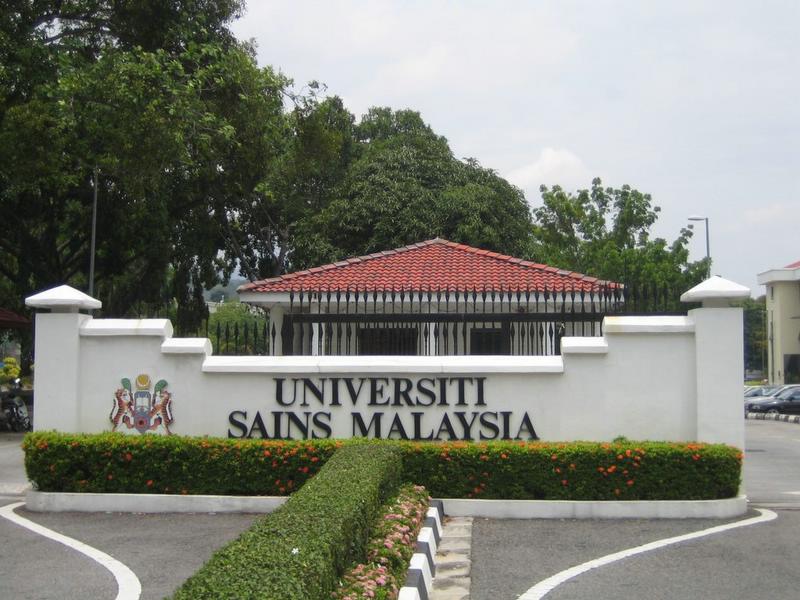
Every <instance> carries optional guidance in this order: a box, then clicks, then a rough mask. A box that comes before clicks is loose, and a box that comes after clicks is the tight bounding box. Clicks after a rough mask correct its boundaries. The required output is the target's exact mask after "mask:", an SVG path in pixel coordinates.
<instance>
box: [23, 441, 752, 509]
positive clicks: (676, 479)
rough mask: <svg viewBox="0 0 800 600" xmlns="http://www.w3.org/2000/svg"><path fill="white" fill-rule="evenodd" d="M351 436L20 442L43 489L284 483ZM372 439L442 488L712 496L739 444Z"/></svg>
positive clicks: (612, 496) (245, 487)
mask: <svg viewBox="0 0 800 600" xmlns="http://www.w3.org/2000/svg"><path fill="white" fill-rule="evenodd" d="M353 443H358V442H353V441H346V442H343V441H338V442H334V441H330V440H313V441H262V440H226V439H213V438H180V437H177V436H169V437H167V436H156V435H145V436H129V435H125V434H99V435H86V434H56V433H33V434H28V436H27V437H26V438H25V442H24V447H25V465H26V468H27V471H28V477H29V479H31V481H34V482H35V483H36V485H37V487H38V488H39V489H40V490H43V491H70V492H71V491H86V492H157V493H192V494H204V493H208V494H242V495H254V494H266V495H286V494H289V493H291V492H292V491H293V490H296V489H298V488H299V487H300V486H301V485H302V484H303V483H304V482H305V481H306V480H307V479H308V478H309V477H311V475H313V474H314V473H315V472H316V471H318V470H319V468H320V466H321V465H322V464H323V463H325V461H327V460H328V459H329V457H330V456H331V454H332V453H333V452H334V451H335V449H336V448H337V446H342V445H344V446H348V445H351V444H353ZM374 444H375V445H397V444H399V446H400V447H401V448H402V450H403V454H404V461H403V464H404V467H403V468H404V476H403V479H404V480H405V481H410V482H413V483H416V484H419V485H424V486H425V487H426V488H427V489H428V491H429V492H430V494H431V495H432V496H434V497H437V498H511V499H525V498H531V499H555V500H616V499H624V500H673V499H686V500H696V499H714V498H728V497H731V496H734V495H736V493H737V491H738V489H739V482H740V477H741V458H742V456H741V452H740V451H739V450H737V449H736V448H732V447H730V446H724V445H719V444H698V443H672V442H632V441H628V440H620V441H617V442H613V443H596V442H572V443H546V442H487V443H467V442H446V443H433V442H401V443H398V442H375V443H374Z"/></svg>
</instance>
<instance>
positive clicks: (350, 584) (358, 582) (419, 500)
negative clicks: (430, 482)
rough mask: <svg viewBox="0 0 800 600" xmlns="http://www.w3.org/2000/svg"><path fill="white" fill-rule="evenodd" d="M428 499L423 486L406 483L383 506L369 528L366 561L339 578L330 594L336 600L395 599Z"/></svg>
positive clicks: (412, 550)
mask: <svg viewBox="0 0 800 600" xmlns="http://www.w3.org/2000/svg"><path fill="white" fill-rule="evenodd" d="M429 501H430V498H429V497H428V492H427V491H426V490H425V488H424V487H422V486H419V485H411V484H406V485H404V486H403V487H401V488H400V491H399V492H398V494H397V497H396V498H394V499H393V500H392V501H391V502H388V503H387V504H386V505H384V506H383V509H382V510H381V512H380V514H379V515H378V518H377V519H376V521H375V523H373V526H372V533H371V537H370V540H369V544H368V545H367V557H366V558H367V560H366V562H362V563H359V564H358V565H356V566H355V567H353V568H352V569H350V570H349V571H348V572H347V573H345V574H344V576H343V577H342V584H341V585H340V586H339V589H338V590H336V591H335V592H334V593H333V598H335V599H338V600H366V599H367V598H374V599H375V600H388V599H390V598H397V595H398V592H399V591H400V588H401V587H402V586H403V582H404V581H405V578H406V573H407V572H408V565H409V563H410V562H411V555H412V554H414V548H415V546H414V542H415V540H416V539H417V536H418V535H419V532H420V529H422V524H423V522H424V521H425V513H426V512H427V510H428V503H429Z"/></svg>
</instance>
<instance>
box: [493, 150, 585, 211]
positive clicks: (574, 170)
mask: <svg viewBox="0 0 800 600" xmlns="http://www.w3.org/2000/svg"><path fill="white" fill-rule="evenodd" d="M506 177H507V178H508V180H509V181H511V183H513V184H514V185H516V186H518V187H521V188H522V189H524V190H526V192H527V194H526V195H527V197H528V200H529V201H530V200H532V199H533V197H535V196H536V195H538V190H539V186H540V185H542V184H544V185H548V186H550V185H560V186H561V187H562V188H564V189H567V190H573V189H576V188H579V187H581V188H582V187H588V186H589V183H590V181H591V175H590V173H589V170H588V169H587V168H586V165H585V164H584V163H583V161H582V160H581V159H580V157H578V156H577V155H576V154H574V153H573V152H570V151H569V150H566V149H563V148H544V149H543V150H542V151H541V153H540V154H539V157H538V158H537V159H536V160H535V161H533V162H532V163H529V164H527V165H523V166H521V167H519V168H517V169H514V170H513V171H511V172H509V173H507V174H506Z"/></svg>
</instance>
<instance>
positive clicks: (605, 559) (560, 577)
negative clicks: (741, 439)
mask: <svg viewBox="0 0 800 600" xmlns="http://www.w3.org/2000/svg"><path fill="white" fill-rule="evenodd" d="M756 510H757V511H758V512H759V513H760V514H759V515H758V516H757V517H752V518H750V519H745V520H743V521H737V522H735V523H728V524H726V525H718V526H716V527H711V528H709V529H703V530H701V531H695V532H693V533H687V534H684V535H678V536H675V537H671V538H665V539H663V540H656V541H655V542H650V543H649V544H644V545H643V546H636V547H635V548H628V549H627V550H622V551H620V552H615V553H614V554H608V555H606V556H601V557H600V558H596V559H594V560H590V561H588V562H585V563H583V564H580V565H576V566H574V567H572V568H570V569H567V570H566V571H561V572H560V573H556V574H555V575H553V576H552V577H548V578H547V579H545V580H544V581H540V582H539V583H537V584H536V585H535V586H533V587H532V588H531V589H529V590H528V591H527V592H525V593H524V594H522V595H521V596H519V598H518V600H540V598H544V597H545V596H546V595H547V594H549V593H550V592H551V591H553V590H554V589H555V588H556V587H558V586H559V585H561V584H562V583H564V582H566V581H569V580H570V579H573V578H574V577H577V576H578V575H582V574H583V573H586V572H587V571H591V570H592V569H597V568H598V567H604V566H606V565H608V564H611V563H613V562H616V561H618V560H623V559H625V558H629V557H631V556H635V555H636V554H642V553H643V552H650V551H651V550H658V549H659V548H664V547H665V546H671V545H672V544H678V543H680V542H685V541H687V540H694V539H697V538H701V537H705V536H708V535H714V534H715V533H722V532H723V531H728V530H729V529H736V528H738V527H747V526H748V525H756V524H758V523H766V522H767V521H772V520H773V519H776V518H778V515H777V514H776V513H774V512H772V511H771V510H767V509H763V508H757V509H756Z"/></svg>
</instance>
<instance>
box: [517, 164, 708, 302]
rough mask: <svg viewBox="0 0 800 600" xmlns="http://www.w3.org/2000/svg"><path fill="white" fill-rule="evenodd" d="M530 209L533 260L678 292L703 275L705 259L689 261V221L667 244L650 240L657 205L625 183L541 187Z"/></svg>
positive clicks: (646, 195) (596, 275)
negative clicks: (571, 190) (535, 204)
mask: <svg viewBox="0 0 800 600" xmlns="http://www.w3.org/2000/svg"><path fill="white" fill-rule="evenodd" d="M541 193H542V202H543V203H542V206H540V207H537V208H535V209H534V210H533V219H534V226H533V238H534V241H533V245H532V253H533V256H534V257H535V259H536V260H537V261H540V262H543V263H547V264H550V265H553V266H556V267H560V268H563V269H570V270H573V271H579V272H582V273H586V274H589V275H592V276H595V277H599V278H601V279H606V280H612V281H619V282H624V283H626V284H627V285H628V286H631V287H649V286H658V287H659V288H665V287H668V288H670V289H672V290H673V291H675V292H682V291H685V290H687V289H689V288H690V287H692V286H693V285H695V284H696V283H698V282H700V281H701V280H702V279H703V276H704V274H705V273H706V269H707V265H706V262H705V260H703V261H698V262H693V263H690V262H689V250H688V242H689V239H690V238H691V236H692V228H691V225H689V226H687V227H685V228H683V229H682V230H681V232H680V234H679V235H678V237H677V238H676V239H675V240H674V241H673V242H672V243H668V242H667V241H666V240H664V239H663V238H652V237H651V235H650V229H651V227H652V226H653V224H654V223H655V222H656V220H657V219H658V213H659V212H660V208H659V207H658V206H654V205H653V202H652V198H651V197H650V195H649V194H643V193H642V192H639V191H638V190H635V189H633V188H631V187H630V186H627V185H625V186H622V187H621V188H618V189H617V188H611V187H603V184H602V181H601V180H600V179H595V180H593V181H592V187H591V188H590V189H588V190H586V189H585V190H579V191H578V192H577V193H575V194H572V193H568V192H566V191H564V190H563V189H562V188H560V187H559V186H553V187H552V188H548V187H546V186H542V188H541Z"/></svg>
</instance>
